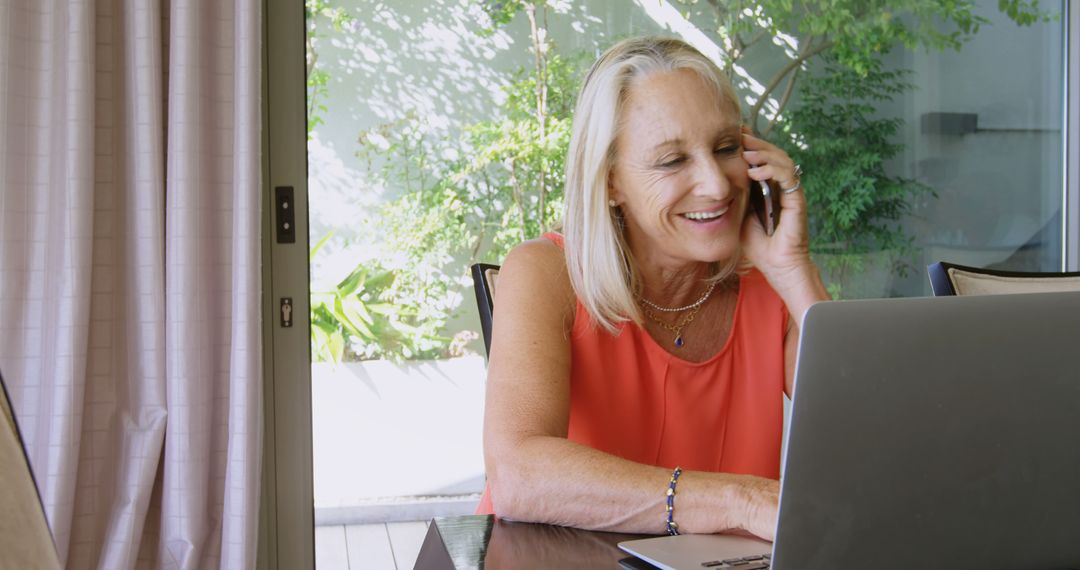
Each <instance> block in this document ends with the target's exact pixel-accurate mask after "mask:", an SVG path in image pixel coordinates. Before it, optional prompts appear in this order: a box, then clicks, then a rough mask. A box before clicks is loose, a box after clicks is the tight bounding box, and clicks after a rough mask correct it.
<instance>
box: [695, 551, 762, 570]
mask: <svg viewBox="0 0 1080 570" xmlns="http://www.w3.org/2000/svg"><path fill="white" fill-rule="evenodd" d="M701 565H702V566H703V567H705V568H710V569H711V568H719V569H721V570H723V569H724V568H738V569H739V570H764V569H765V568H768V567H769V555H768V554H759V555H756V556H743V557H741V558H728V559H727V560H711V561H709V562H702V563H701Z"/></svg>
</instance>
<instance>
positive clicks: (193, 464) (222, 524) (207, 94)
mask: <svg viewBox="0 0 1080 570" xmlns="http://www.w3.org/2000/svg"><path fill="white" fill-rule="evenodd" d="M261 17H262V15H261V5H260V3H259V2H257V1H256V0H222V1H215V2H208V1H189V0H171V1H161V0H153V1H148V0H98V1H90V0H81V1H80V0H46V1H42V2H29V1H22V0H0V315H3V316H4V318H3V319H0V370H3V371H4V376H5V379H6V380H7V382H8V384H9V388H10V389H11V391H12V400H13V403H14V406H15V411H16V414H17V416H18V418H19V421H20V423H21V425H22V426H23V433H24V436H25V438H26V444H27V447H28V450H29V453H30V457H31V463H32V464H33V467H34V470H35V473H36V475H37V478H38V483H39V485H40V486H41V492H42V497H43V501H44V503H45V506H46V514H47V516H48V518H49V521H50V525H51V526H52V529H53V534H54V538H55V541H56V544H57V547H58V550H59V551H60V555H61V559H62V560H65V561H66V562H65V563H66V566H67V567H68V568H108V569H113V568H214V567H220V568H250V567H254V564H255V560H254V557H255V546H256V544H255V540H256V531H257V506H258V496H259V471H260V461H261V454H260V452H261V445H262V442H261V429H262V419H261V410H262V404H261V397H262V394H261V376H262V371H261V362H262V356H261V354H262V353H261V350H262V348H261V322H260V315H259V310H260V303H259V298H260V297H259V296H260V281H259V279H260V275H261V273H260V268H259V264H260V261H259V260H260V258H259V255H260V239H261V236H260V227H261V226H260V211H259V209H260V184H261V180H260V172H261V169H260V161H261V156H260V148H261V145H260V135H261V133H260V128H261V127H260V116H261V115H260V101H259V93H260V90H259V87H260V74H261V69H260V66H261V45H260V42H261Z"/></svg>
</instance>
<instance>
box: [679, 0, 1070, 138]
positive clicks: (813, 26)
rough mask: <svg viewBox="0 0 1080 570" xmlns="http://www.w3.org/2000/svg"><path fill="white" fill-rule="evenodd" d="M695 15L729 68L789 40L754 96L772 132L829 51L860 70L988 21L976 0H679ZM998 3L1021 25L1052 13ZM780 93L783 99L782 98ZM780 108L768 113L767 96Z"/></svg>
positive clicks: (954, 41) (1012, 0) (958, 38)
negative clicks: (707, 26) (707, 23)
mask: <svg viewBox="0 0 1080 570" xmlns="http://www.w3.org/2000/svg"><path fill="white" fill-rule="evenodd" d="M676 1H677V2H678V3H679V4H680V5H681V6H682V7H683V9H684V11H685V14H686V15H687V16H689V17H691V18H692V19H694V20H695V21H699V20H703V19H709V17H710V16H711V18H712V21H713V22H714V28H713V30H712V32H713V33H714V34H715V36H714V37H715V38H716V40H717V45H718V46H720V48H721V50H723V53H724V62H723V63H724V66H725V70H726V71H727V72H728V74H729V75H731V76H733V75H732V73H731V72H732V71H733V70H734V69H735V68H736V67H738V66H741V65H742V64H743V62H744V60H745V59H746V58H747V57H748V55H751V54H752V53H753V52H754V50H755V49H759V48H762V47H764V46H769V45H772V40H773V39H774V38H778V39H782V40H787V39H790V41H788V42H786V43H785V42H783V41H782V42H781V43H785V51H786V53H787V56H788V61H787V62H785V63H784V64H783V65H782V66H780V68H779V69H777V70H776V71H775V72H774V73H773V74H772V75H771V76H769V77H766V78H761V79H762V80H761V84H762V85H763V87H764V90H763V92H762V93H760V94H755V95H753V98H754V99H755V102H754V103H753V104H752V105H751V107H750V108H749V109H748V120H749V124H750V125H751V127H752V128H753V129H754V131H755V132H756V133H758V134H761V135H765V136H768V135H769V134H770V132H771V131H772V130H773V128H775V127H776V125H777V121H778V120H779V119H780V117H782V115H783V113H784V110H785V109H786V108H787V106H788V105H789V104H790V103H791V102H792V100H793V99H797V97H796V95H797V84H798V82H799V79H800V76H801V75H802V74H803V73H804V72H805V71H806V70H807V69H808V68H809V65H810V64H811V63H813V62H814V61H819V60H820V58H822V57H824V56H828V57H830V58H831V59H832V60H833V61H835V62H836V64H837V65H839V66H840V67H843V68H846V69H849V70H851V71H853V72H855V73H857V74H859V75H864V74H866V73H869V72H870V71H872V70H873V69H876V68H877V66H878V64H879V63H880V58H881V55H882V54H885V53H888V52H889V51H890V50H892V49H893V48H895V47H897V46H904V47H906V48H908V49H912V50H914V49H933V50H944V49H956V50H959V49H960V48H961V47H962V46H963V45H964V43H966V42H967V41H968V40H970V39H971V38H972V37H974V36H975V34H977V33H978V32H979V29H980V27H981V26H983V25H985V24H987V22H988V20H987V19H986V18H985V17H982V16H980V15H978V14H977V3H976V2H975V1H974V0H950V1H948V2H942V1H940V0H801V1H798V2H796V1H794V0H763V1H762V0H754V1H750V0H704V1H701V0H676ZM998 9H999V10H1001V11H1002V12H1004V13H1005V14H1006V15H1007V16H1008V17H1009V18H1010V19H1012V20H1013V21H1014V22H1016V23H1017V24H1019V25H1030V24H1032V23H1035V22H1037V21H1047V20H1050V19H1051V18H1052V16H1051V15H1050V14H1048V13H1045V12H1043V11H1042V10H1041V9H1040V7H1039V0H999V1H998ZM776 96H778V97H779V98H778V99H776ZM770 98H773V99H775V100H776V105H775V108H772V109H769V113H768V115H769V116H768V117H763V116H762V115H763V113H764V112H765V111H766V108H767V107H768V106H769V100H770Z"/></svg>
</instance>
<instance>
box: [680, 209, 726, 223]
mask: <svg viewBox="0 0 1080 570" xmlns="http://www.w3.org/2000/svg"><path fill="white" fill-rule="evenodd" d="M727 211H728V209H727V208H724V209H723V210H717V211H715V212H687V213H685V214H683V216H685V217H687V218H690V219H691V220H711V219H713V218H719V217H720V216H723V215H724V214H725V213H727Z"/></svg>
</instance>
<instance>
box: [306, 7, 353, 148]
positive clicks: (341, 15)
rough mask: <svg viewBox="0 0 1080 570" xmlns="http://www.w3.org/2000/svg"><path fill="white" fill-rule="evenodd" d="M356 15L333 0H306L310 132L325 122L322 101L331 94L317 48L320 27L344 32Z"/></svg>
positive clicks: (308, 129) (328, 76)
mask: <svg viewBox="0 0 1080 570" xmlns="http://www.w3.org/2000/svg"><path fill="white" fill-rule="evenodd" d="M353 20H354V18H353V17H352V15H350V14H349V12H348V11H347V10H345V8H342V7H340V6H334V5H333V4H332V3H331V2H330V0H304V22H305V28H306V29H305V31H306V36H305V38H304V52H305V53H304V55H305V58H304V59H305V62H306V72H307V73H306V85H307V135H308V138H311V131H312V130H314V129H315V127H317V126H319V125H321V124H323V118H322V117H323V114H325V113H326V112H327V111H328V109H327V107H326V105H325V104H324V103H323V102H322V101H324V100H325V99H326V97H327V95H328V94H329V84H330V74H329V73H327V72H326V71H325V70H323V69H321V68H320V67H319V66H318V62H319V54H318V50H317V46H318V42H319V38H320V37H321V30H322V28H323V27H324V26H326V24H330V27H331V29H333V30H334V31H335V32H339V33H340V32H341V31H342V30H343V29H345V28H346V27H347V26H349V25H350V24H352V22H353Z"/></svg>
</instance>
